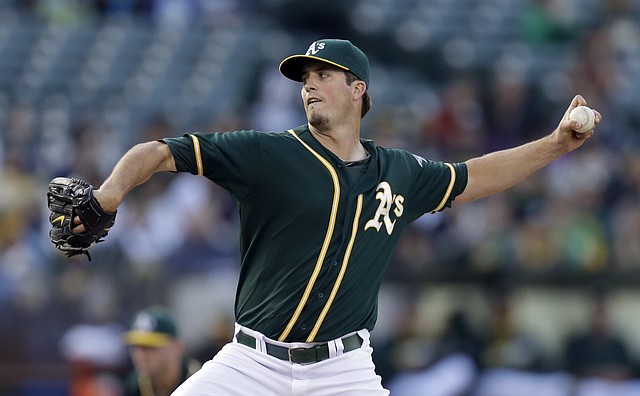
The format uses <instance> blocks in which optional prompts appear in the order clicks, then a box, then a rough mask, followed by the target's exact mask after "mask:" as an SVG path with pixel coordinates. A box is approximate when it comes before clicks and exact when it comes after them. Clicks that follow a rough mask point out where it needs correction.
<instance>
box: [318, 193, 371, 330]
mask: <svg viewBox="0 0 640 396" xmlns="http://www.w3.org/2000/svg"><path fill="white" fill-rule="evenodd" d="M362 201H363V195H362V194H360V195H358V204H357V206H356V214H355V216H354V218H353V226H352V227H351V238H350V239H349V244H348V245H347V250H346V251H345V253H344V258H343V259H342V266H341V267H340V273H339V274H338V278H337V279H336V282H335V283H334V284H333V289H331V295H330V296H329V298H328V299H327V303H326V304H325V305H324V308H323V309H322V312H321V313H320V316H319V317H318V320H317V321H316V324H315V326H313V330H311V333H310V334H309V337H307V340H306V342H313V339H314V338H315V337H316V335H317V334H318V331H319V330H320V326H322V322H324V318H325V317H326V316H327V312H329V308H331V304H333V300H334V299H335V298H336V294H338V289H340V284H341V283H342V279H343V278H344V274H345V272H347V265H349V259H350V258H351V252H352V250H353V244H354V242H355V241H356V235H357V234H358V224H359V223H360V214H361V213H362Z"/></svg>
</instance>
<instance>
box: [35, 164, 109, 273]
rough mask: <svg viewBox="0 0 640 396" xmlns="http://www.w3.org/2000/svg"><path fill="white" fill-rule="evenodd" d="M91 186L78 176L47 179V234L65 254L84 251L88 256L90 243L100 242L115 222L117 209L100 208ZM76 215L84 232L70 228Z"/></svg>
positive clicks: (75, 253) (82, 252) (69, 255)
mask: <svg viewBox="0 0 640 396" xmlns="http://www.w3.org/2000/svg"><path fill="white" fill-rule="evenodd" d="M93 190H94V188H93V187H92V186H91V184H89V183H87V182H86V181H84V180H81V179H71V178H68V177H56V178H55V179H53V180H51V181H50V182H49V192H48V193H47V200H48V202H49V210H50V211H51V215H50V216H49V221H50V222H51V230H50V231H49V237H50V238H51V242H52V243H53V244H54V245H55V247H56V248H58V249H60V250H61V251H63V252H64V253H65V254H66V255H67V257H72V256H75V255H78V254H85V255H87V257H88V258H89V260H91V256H90V255H89V247H91V246H92V245H93V244H94V243H98V242H101V241H102V238H104V237H105V236H106V235H107V233H108V232H109V230H110V229H111V227H112V226H113V224H114V222H115V219H116V212H113V213H111V212H106V211H105V210H103V209H102V207H101V206H100V204H99V203H98V201H97V200H96V199H95V197H94V196H93ZM76 216H78V217H79V218H80V223H81V224H82V225H84V228H85V229H86V231H85V232H83V233H76V232H74V231H73V228H74V227H75V226H74V224H73V219H74V218H75V217H76Z"/></svg>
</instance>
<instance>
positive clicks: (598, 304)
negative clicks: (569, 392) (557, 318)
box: [565, 290, 634, 381]
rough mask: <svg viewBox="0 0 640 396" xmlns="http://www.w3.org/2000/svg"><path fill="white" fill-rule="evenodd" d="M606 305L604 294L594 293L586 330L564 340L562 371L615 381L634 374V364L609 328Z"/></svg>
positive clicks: (618, 338) (619, 338)
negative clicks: (566, 341)
mask: <svg viewBox="0 0 640 396" xmlns="http://www.w3.org/2000/svg"><path fill="white" fill-rule="evenodd" d="M608 303H609V301H608V296H607V293H606V292H605V291H602V290H597V291H595V292H594V295H593V296H592V304H591V307H592V313H591V319H590V322H589V323H588V325H587V327H586V329H584V330H579V331H576V332H575V334H573V335H572V336H571V338H570V339H569V340H568V344H567V350H566V355H565V360H566V368H567V371H569V372H570V373H571V374H573V375H575V376H576V377H578V378H592V377H596V378H601V379H606V380H615V381H619V380H627V379H629V378H631V377H632V375H633V374H634V371H633V370H634V364H633V362H632V360H631V357H630V355H629V349H628V347H627V345H626V343H625V341H624V340H623V339H622V338H621V337H619V336H618V335H616V334H615V333H614V332H613V330H612V329H611V327H610V326H611V322H610V317H609V309H608Z"/></svg>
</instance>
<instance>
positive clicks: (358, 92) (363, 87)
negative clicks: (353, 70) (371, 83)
mask: <svg viewBox="0 0 640 396" xmlns="http://www.w3.org/2000/svg"><path fill="white" fill-rule="evenodd" d="M351 87H352V89H353V99H354V100H357V99H360V98H361V97H362V95H364V93H365V92H366V91H367V84H366V83H365V82H364V81H362V80H356V81H354V83H353V84H352V85H351Z"/></svg>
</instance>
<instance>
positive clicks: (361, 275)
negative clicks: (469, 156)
mask: <svg viewBox="0 0 640 396" xmlns="http://www.w3.org/2000/svg"><path fill="white" fill-rule="evenodd" d="M163 141H164V142H165V143H167V144H168V145H169V147H170V149H171V152H172V154H173V157H174V159H175V163H176V167H177V170H178V171H179V172H190V173H193V174H198V175H202V176H205V177H207V178H208V179H210V180H212V181H214V182H215V183H217V184H219V185H220V186H222V187H223V188H225V189H226V190H228V191H229V192H230V193H231V194H232V196H233V197H234V198H235V200H236V201H237V204H238V207H239V210H240V222H241V235H240V250H241V252H240V253H241V269H240V278H239V284H238V289H237V294H236V302H235V314H236V321H237V322H238V323H239V324H240V325H242V326H246V327H248V328H251V329H254V330H256V331H259V332H261V333H263V334H264V335H266V336H267V337H269V338H271V339H275V340H279V341H285V342H315V341H326V340H332V339H335V338H337V337H341V336H342V335H344V334H347V333H350V332H353V331H357V330H360V329H368V330H371V329H373V327H374V325H375V322H376V318H377V307H378V303H377V299H378V292H379V290H380V285H381V282H382V278H383V274H384V271H385V267H386V265H387V263H388V261H389V259H390V257H391V255H392V252H393V249H394V247H395V246H396V243H397V242H398V239H399V238H400V236H401V235H402V232H403V231H404V230H405V229H406V228H407V226H408V225H409V224H410V223H411V222H412V221H414V220H416V219H417V218H418V217H420V216H422V215H423V214H425V213H430V212H437V211H440V210H442V209H444V208H445V207H449V206H450V205H451V202H452V201H453V199H454V198H455V197H456V196H457V195H459V194H460V193H461V192H462V191H463V190H464V188H465V186H466V183H467V168H466V165H465V164H463V163H453V164H449V163H444V162H434V161H429V160H425V159H423V158H421V157H419V156H416V155H413V154H411V153H410V152H408V151H406V150H401V149H389V148H382V147H377V146H376V145H375V144H374V143H373V142H372V141H370V140H365V139H362V140H361V141H362V144H363V145H364V147H365V148H366V150H367V151H368V152H369V154H370V156H369V157H368V159H367V160H365V161H362V162H360V163H359V164H354V165H350V164H346V163H345V162H344V161H342V160H341V159H340V158H338V157H337V156H336V155H335V154H333V153H332V152H330V151H329V150H327V149H326V148H324V147H323V146H322V145H321V144H320V143H319V142H318V141H317V140H316V139H315V137H314V136H313V135H312V134H311V132H310V131H309V129H308V127H307V126H306V125H305V126H301V127H298V128H295V129H292V130H289V131H285V132H269V133H266V132H258V131H236V132H226V133H194V134H189V135H185V136H183V137H178V138H167V139H164V140H163Z"/></svg>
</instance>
